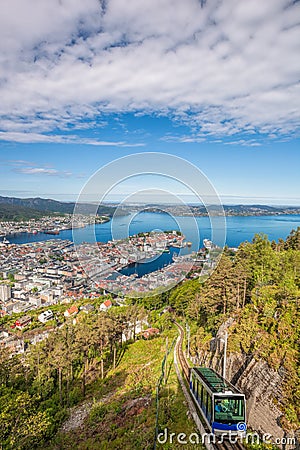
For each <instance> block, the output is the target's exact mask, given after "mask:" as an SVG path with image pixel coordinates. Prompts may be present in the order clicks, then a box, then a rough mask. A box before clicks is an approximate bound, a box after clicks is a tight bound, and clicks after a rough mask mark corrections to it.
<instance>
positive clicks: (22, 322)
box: [15, 316, 31, 330]
mask: <svg viewBox="0 0 300 450" xmlns="http://www.w3.org/2000/svg"><path fill="white" fill-rule="evenodd" d="M30 323H31V317H30V316H23V317H20V319H18V320H16V323H15V325H16V328H19V330H22V329H23V328H25V327H27V325H29V324H30Z"/></svg>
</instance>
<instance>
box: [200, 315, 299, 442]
mask: <svg viewBox="0 0 300 450" xmlns="http://www.w3.org/2000/svg"><path fill="white" fill-rule="evenodd" d="M230 325H231V323H229V322H228V323H226V324H223V325H222V326H221V327H220V329H219V331H218V333H217V336H216V338H215V339H214V340H213V341H212V342H211V346H210V352H206V353H204V354H203V355H202V357H201V360H199V361H197V363H199V364H200V365H202V364H203V365H206V366H208V367H212V368H213V369H215V370H216V371H217V372H218V373H220V374H222V369H223V354H224V337H225V331H226V329H227V328H228V327H229V326H230ZM226 378H227V379H228V380H230V381H231V383H232V384H234V385H235V386H237V387H238V388H239V389H240V390H241V391H242V392H243V393H244V394H245V395H246V399H247V422H248V426H249V427H250V428H251V429H253V430H255V431H257V432H258V433H259V434H260V435H263V434H270V435H272V439H273V442H275V440H276V439H278V441H277V442H276V445H277V446H278V447H280V448H282V449H286V450H288V449H293V448H297V449H299V448H300V447H299V440H298V439H299V436H298V433H297V432H296V433H293V432H290V431H288V430H285V429H284V428H283V426H282V418H283V413H282V411H281V409H280V403H281V397H282V382H283V378H282V376H281V374H280V371H279V372H277V371H275V370H273V369H272V368H271V367H270V366H269V365H268V364H267V362H265V361H263V360H256V359H255V358H254V357H253V356H252V355H247V354H240V353H230V354H227V363H226ZM279 440H281V442H283V445H281V444H280V443H279Z"/></svg>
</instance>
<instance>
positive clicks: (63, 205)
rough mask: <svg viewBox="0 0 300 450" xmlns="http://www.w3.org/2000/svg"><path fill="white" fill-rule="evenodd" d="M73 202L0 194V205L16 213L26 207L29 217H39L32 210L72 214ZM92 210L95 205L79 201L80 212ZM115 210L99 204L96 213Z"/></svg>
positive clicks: (110, 213) (107, 212) (106, 212)
mask: <svg viewBox="0 0 300 450" xmlns="http://www.w3.org/2000/svg"><path fill="white" fill-rule="evenodd" d="M75 204H76V203H75V202H59V201H57V200H52V199H50V198H40V197H33V198H17V197H2V196H0V207H3V206H5V207H6V206H8V207H10V208H11V209H10V210H11V212H12V213H13V212H14V211H15V214H17V213H18V211H19V210H20V208H24V213H25V208H27V209H28V211H27V212H28V217H29V218H35V217H41V216H36V215H34V214H35V213H34V211H43V213H44V214H42V215H45V213H46V214H48V213H62V214H73V210H74V207H75ZM94 210H95V205H92V204H89V203H81V204H80V209H79V210H78V211H79V212H80V213H81V214H92V213H93V212H94ZM115 210H116V208H115V207H112V206H104V205H101V206H99V208H98V214H100V215H107V216H112V215H113V213H114V211H115ZM30 214H31V216H30Z"/></svg>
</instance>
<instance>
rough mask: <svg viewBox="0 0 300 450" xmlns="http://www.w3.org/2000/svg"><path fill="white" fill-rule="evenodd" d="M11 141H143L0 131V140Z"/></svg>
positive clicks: (112, 144) (101, 143) (110, 143)
mask: <svg viewBox="0 0 300 450" xmlns="http://www.w3.org/2000/svg"><path fill="white" fill-rule="evenodd" d="M1 140H2V141H13V142H19V143H23V144H26V143H37V142H39V143H51V142H52V143H57V144H74V143H76V144H89V145H95V146H99V147H100V146H104V147H141V146H143V145H144V144H143V143H134V144H130V143H127V142H123V141H115V142H114V141H100V140H97V139H89V138H78V137H77V136H76V135H55V134H53V135H51V134H50V135H48V134H42V133H21V132H9V131H5V132H4V131H0V141H1Z"/></svg>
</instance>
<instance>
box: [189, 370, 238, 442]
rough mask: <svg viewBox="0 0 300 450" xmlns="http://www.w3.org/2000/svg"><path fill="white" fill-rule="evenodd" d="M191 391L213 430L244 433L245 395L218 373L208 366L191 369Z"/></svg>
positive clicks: (214, 431) (222, 432) (216, 431)
mask: <svg viewBox="0 0 300 450" xmlns="http://www.w3.org/2000/svg"><path fill="white" fill-rule="evenodd" d="M190 392H191V395H192V397H193V398H194V400H195V402H196V404H197V405H198V407H199V409H200V412H201V414H202V416H203V418H204V420H205V422H206V424H207V426H208V427H209V429H210V431H211V433H214V434H216V435H217V434H218V435H219V434H223V435H227V434H228V435H239V436H244V435H245V433H246V402H245V395H244V394H242V393H241V392H240V391H239V390H238V389H237V388H236V387H235V386H233V385H232V384H231V383H229V382H228V381H226V380H225V379H224V378H223V377H221V376H220V375H219V374H217V372H215V371H214V370H212V369H208V368H206V367H194V368H192V369H191V371H190Z"/></svg>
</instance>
